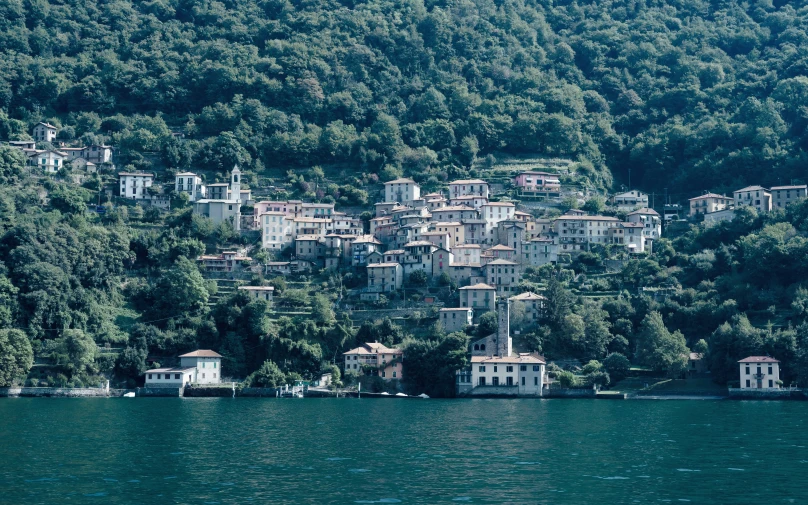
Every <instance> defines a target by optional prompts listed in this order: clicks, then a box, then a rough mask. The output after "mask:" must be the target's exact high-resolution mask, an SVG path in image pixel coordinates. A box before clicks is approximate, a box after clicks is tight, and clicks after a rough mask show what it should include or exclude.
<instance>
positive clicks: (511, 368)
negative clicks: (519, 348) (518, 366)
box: [505, 366, 513, 372]
mask: <svg viewBox="0 0 808 505" xmlns="http://www.w3.org/2000/svg"><path fill="white" fill-rule="evenodd" d="M505 371H506V372H513V367H512V366H506V367H505Z"/></svg>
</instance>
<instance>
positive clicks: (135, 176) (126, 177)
mask: <svg viewBox="0 0 808 505" xmlns="http://www.w3.org/2000/svg"><path fill="white" fill-rule="evenodd" d="M118 181H119V183H120V195H121V198H130V199H133V200H143V199H145V198H148V197H149V193H148V191H147V188H150V187H151V185H152V184H153V183H154V174H146V173H128V172H121V173H119V174H118Z"/></svg>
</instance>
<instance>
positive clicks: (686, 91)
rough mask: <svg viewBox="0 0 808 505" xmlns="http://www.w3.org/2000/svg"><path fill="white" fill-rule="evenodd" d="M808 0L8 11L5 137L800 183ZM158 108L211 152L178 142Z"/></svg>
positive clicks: (0, 16)
mask: <svg viewBox="0 0 808 505" xmlns="http://www.w3.org/2000/svg"><path fill="white" fill-rule="evenodd" d="M804 5H805V3H804V2H783V1H778V2H774V3H772V2H771V1H766V0H762V1H759V2H749V3H741V2H733V1H726V2H708V1H698V0H693V1H681V2H662V1H650V0H649V1H641V0H636V1H634V0H631V1H598V2H594V1H583V2H568V1H559V2H550V1H535V2H534V1H523V0H516V1H509V2H489V1H484V0H478V1H476V2H475V1H470V0H460V1H455V2H442V1H435V2H432V1H428V2H422V1H420V0H413V1H386V0H372V1H370V2H352V1H348V0H346V1H345V2H336V1H330V2H329V1H318V2H288V1H283V0H225V1H208V0H152V1H147V2H133V1H125V0H112V1H100V0H81V1H79V0H50V1H46V0H8V1H5V2H2V5H0V108H2V109H3V111H4V113H3V114H2V118H1V119H0V137H1V138H4V139H6V138H15V137H17V136H20V135H22V134H24V133H25V131H24V130H25V127H24V125H23V124H22V123H18V122H17V121H16V120H23V121H25V122H26V124H30V123H31V122H32V121H36V120H41V119H48V120H51V121H53V122H57V123H60V124H62V125H64V126H67V127H68V128H65V129H63V130H62V132H63V133H62V135H63V136H64V137H70V136H71V135H75V136H81V135H93V134H103V135H110V134H115V135H116V136H117V137H116V140H117V141H118V145H119V146H120V148H121V154H122V155H124V157H127V156H128V159H127V161H129V162H131V163H133V164H134V165H135V166H136V167H137V166H138V163H139V162H141V163H143V162H142V160H140V159H139V157H138V156H137V152H139V151H141V150H147V151H161V152H162V153H163V156H164V158H165V160H166V163H167V164H168V165H170V166H172V167H174V168H183V167H186V166H191V165H199V164H204V165H206V166H208V167H214V168H215V167H220V168H229V164H231V163H232V162H233V161H239V162H240V163H241V164H242V165H243V166H245V167H247V168H249V169H255V170H256V171H257V172H258V173H261V172H262V171H263V170H264V169H266V168H273V167H283V168H284V170H285V169H286V168H289V167H307V166H311V165H315V164H318V163H335V162H340V161H344V162H350V166H351V167H354V168H355V169H356V170H362V171H369V172H379V171H381V170H382V169H383V168H384V167H385V166H387V167H388V168H389V170H391V172H390V173H395V172H396V170H397V169H400V168H403V169H404V171H405V173H409V174H412V175H414V176H416V177H417V178H418V179H419V180H420V181H421V182H424V181H428V180H429V179H430V178H431V177H435V179H433V182H438V181H441V180H445V179H447V178H449V177H456V176H459V175H462V174H463V172H464V171H465V170H466V168H467V167H468V166H469V162H470V161H471V159H472V158H473V157H474V156H483V155H485V154H487V153H489V152H492V151H505V152H512V153H518V152H531V153H536V152H537V153H542V154H547V155H561V156H565V157H571V158H573V159H576V158H579V159H581V160H586V161H585V162H584V163H582V164H581V165H580V170H581V171H582V172H584V173H585V174H586V175H588V176H589V177H590V178H591V179H592V181H593V182H594V183H595V184H596V185H600V186H601V187H608V186H611V184H612V177H613V175H614V176H615V177H617V178H618V179H619V180H620V181H622V182H624V183H625V182H627V180H628V173H629V170H631V174H632V175H631V182H632V184H633V185H637V184H639V185H640V186H641V187H643V188H645V189H649V190H651V189H656V190H658V189H661V188H668V189H669V191H670V193H672V194H681V195H682V196H684V195H685V194H686V193H688V192H689V193H691V194H692V193H693V192H697V191H699V190H702V189H714V190H719V191H721V190H728V189H729V190H731V189H736V188H737V187H741V186H743V185H744V184H747V183H760V184H763V185H771V184H774V183H777V182H778V181H782V182H787V181H788V180H789V179H792V178H804V177H805V176H804V168H803V167H804V166H805V163H806V156H805V153H804V149H805V147H806V142H808V137H806V131H805V130H806V125H808V119H806V112H805V107H806V106H808V78H806V76H805V73H806V56H805V46H806V17H807V16H808V14H807V11H806V9H805V8H804ZM137 115H148V116H154V115H161V116H162V118H164V120H165V122H166V123H168V124H169V125H170V126H172V127H177V128H178V127H185V129H186V132H187V133H188V134H189V137H190V138H192V139H193V138H196V139H197V140H198V142H194V143H190V144H189V145H183V146H179V145H176V143H174V142H172V138H171V137H170V135H168V132H167V131H165V130H164V129H163V128H162V127H161V126H160V123H162V121H156V122H157V123H158V124H157V125H155V121H153V120H151V121H150V120H147V119H146V118H138V117H137Z"/></svg>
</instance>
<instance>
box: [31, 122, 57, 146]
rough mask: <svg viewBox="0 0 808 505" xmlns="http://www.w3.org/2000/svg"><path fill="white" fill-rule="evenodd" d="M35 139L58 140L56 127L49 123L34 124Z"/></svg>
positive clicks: (44, 140) (42, 140) (43, 140)
mask: <svg viewBox="0 0 808 505" xmlns="http://www.w3.org/2000/svg"><path fill="white" fill-rule="evenodd" d="M34 140H36V141H37V142H53V141H54V140H56V127H55V126H53V125H52V124H49V123H39V124H38V125H36V126H34Z"/></svg>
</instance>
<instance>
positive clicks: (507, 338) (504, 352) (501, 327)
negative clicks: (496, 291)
mask: <svg viewBox="0 0 808 505" xmlns="http://www.w3.org/2000/svg"><path fill="white" fill-rule="evenodd" d="M510 315H511V301H510V300H509V299H508V298H503V299H501V300H499V301H498V302H497V322H498V324H497V355H498V356H501V357H505V356H510V355H511V343H512V340H511V331H510V326H511V319H510Z"/></svg>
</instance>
